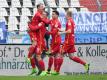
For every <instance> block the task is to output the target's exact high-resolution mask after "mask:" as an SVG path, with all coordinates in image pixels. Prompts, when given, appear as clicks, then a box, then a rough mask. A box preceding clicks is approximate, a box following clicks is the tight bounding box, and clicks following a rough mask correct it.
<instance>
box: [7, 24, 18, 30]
mask: <svg viewBox="0 0 107 80" xmlns="http://www.w3.org/2000/svg"><path fill="white" fill-rule="evenodd" d="M15 30H18V27H17V25H16V24H8V31H9V32H10V31H15Z"/></svg>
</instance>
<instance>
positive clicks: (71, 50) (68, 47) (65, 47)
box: [62, 44, 76, 54]
mask: <svg viewBox="0 0 107 80" xmlns="http://www.w3.org/2000/svg"><path fill="white" fill-rule="evenodd" d="M62 49H63V50H64V53H68V54H69V53H74V52H76V49H75V45H67V44H64V45H62Z"/></svg>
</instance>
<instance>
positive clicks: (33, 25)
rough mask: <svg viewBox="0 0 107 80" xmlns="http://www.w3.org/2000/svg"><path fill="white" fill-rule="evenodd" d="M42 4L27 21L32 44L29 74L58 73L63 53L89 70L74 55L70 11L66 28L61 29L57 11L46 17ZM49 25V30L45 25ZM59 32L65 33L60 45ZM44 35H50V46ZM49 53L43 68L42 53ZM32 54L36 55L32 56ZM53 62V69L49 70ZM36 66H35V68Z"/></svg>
mask: <svg viewBox="0 0 107 80" xmlns="http://www.w3.org/2000/svg"><path fill="white" fill-rule="evenodd" d="M44 8H45V7H44V5H43V4H41V3H40V4H38V5H37V12H36V14H35V15H34V17H33V18H32V20H31V21H30V22H29V23H28V34H29V36H30V39H31V42H32V45H31V46H30V47H29V53H28V58H27V61H28V62H30V63H31V66H32V72H31V74H34V73H37V68H38V70H39V72H38V74H37V75H40V76H44V75H47V74H52V75H59V74H60V68H61V66H62V64H63V55H64V54H68V55H69V58H70V60H73V61H75V62H77V63H80V64H82V65H83V66H84V67H85V69H86V72H88V71H89V64H87V63H86V62H85V61H83V60H81V59H80V58H79V57H77V56H74V55H73V53H74V52H76V49H75V36H74V28H75V23H74V21H73V19H72V18H71V15H72V12H71V11H67V13H66V20H67V22H66V29H65V30H62V29H61V22H60V21H59V20H58V16H59V12H58V11H56V10H54V11H52V19H51V20H49V19H48V12H46V11H45V10H44ZM48 25H50V31H48V30H47V29H46V27H47V26H48ZM61 34H65V41H64V42H63V44H62V45H61ZM45 35H51V38H52V39H51V41H50V47H49V48H48V46H46V40H45ZM44 51H45V53H46V54H48V55H49V62H48V69H47V71H46V69H45V63H44V61H43V58H42V55H43V53H44ZM34 54H35V55H36V57H34ZM53 63H54V70H53V72H52V71H51V68H52V65H53ZM36 66H37V68H36Z"/></svg>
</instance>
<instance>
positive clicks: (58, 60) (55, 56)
mask: <svg viewBox="0 0 107 80" xmlns="http://www.w3.org/2000/svg"><path fill="white" fill-rule="evenodd" d="M58 16H59V12H58V11H53V12H52V20H50V26H51V31H50V32H49V33H50V34H51V36H52V40H51V45H50V51H49V52H50V53H51V56H50V57H49V62H48V70H47V71H48V72H47V73H50V71H51V67H52V64H53V62H54V73H52V74H55V75H58V74H59V72H60V67H61V65H62V63H63V58H62V56H61V55H60V54H59V53H60V45H61V36H60V34H58V33H59V30H60V28H61V23H60V21H59V20H58Z"/></svg>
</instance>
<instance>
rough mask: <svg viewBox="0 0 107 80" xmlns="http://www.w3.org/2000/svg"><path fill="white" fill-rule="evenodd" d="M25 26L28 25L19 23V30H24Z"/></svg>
mask: <svg viewBox="0 0 107 80" xmlns="http://www.w3.org/2000/svg"><path fill="white" fill-rule="evenodd" d="M27 28H28V25H27V24H20V25H19V30H20V31H26V30H27Z"/></svg>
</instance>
